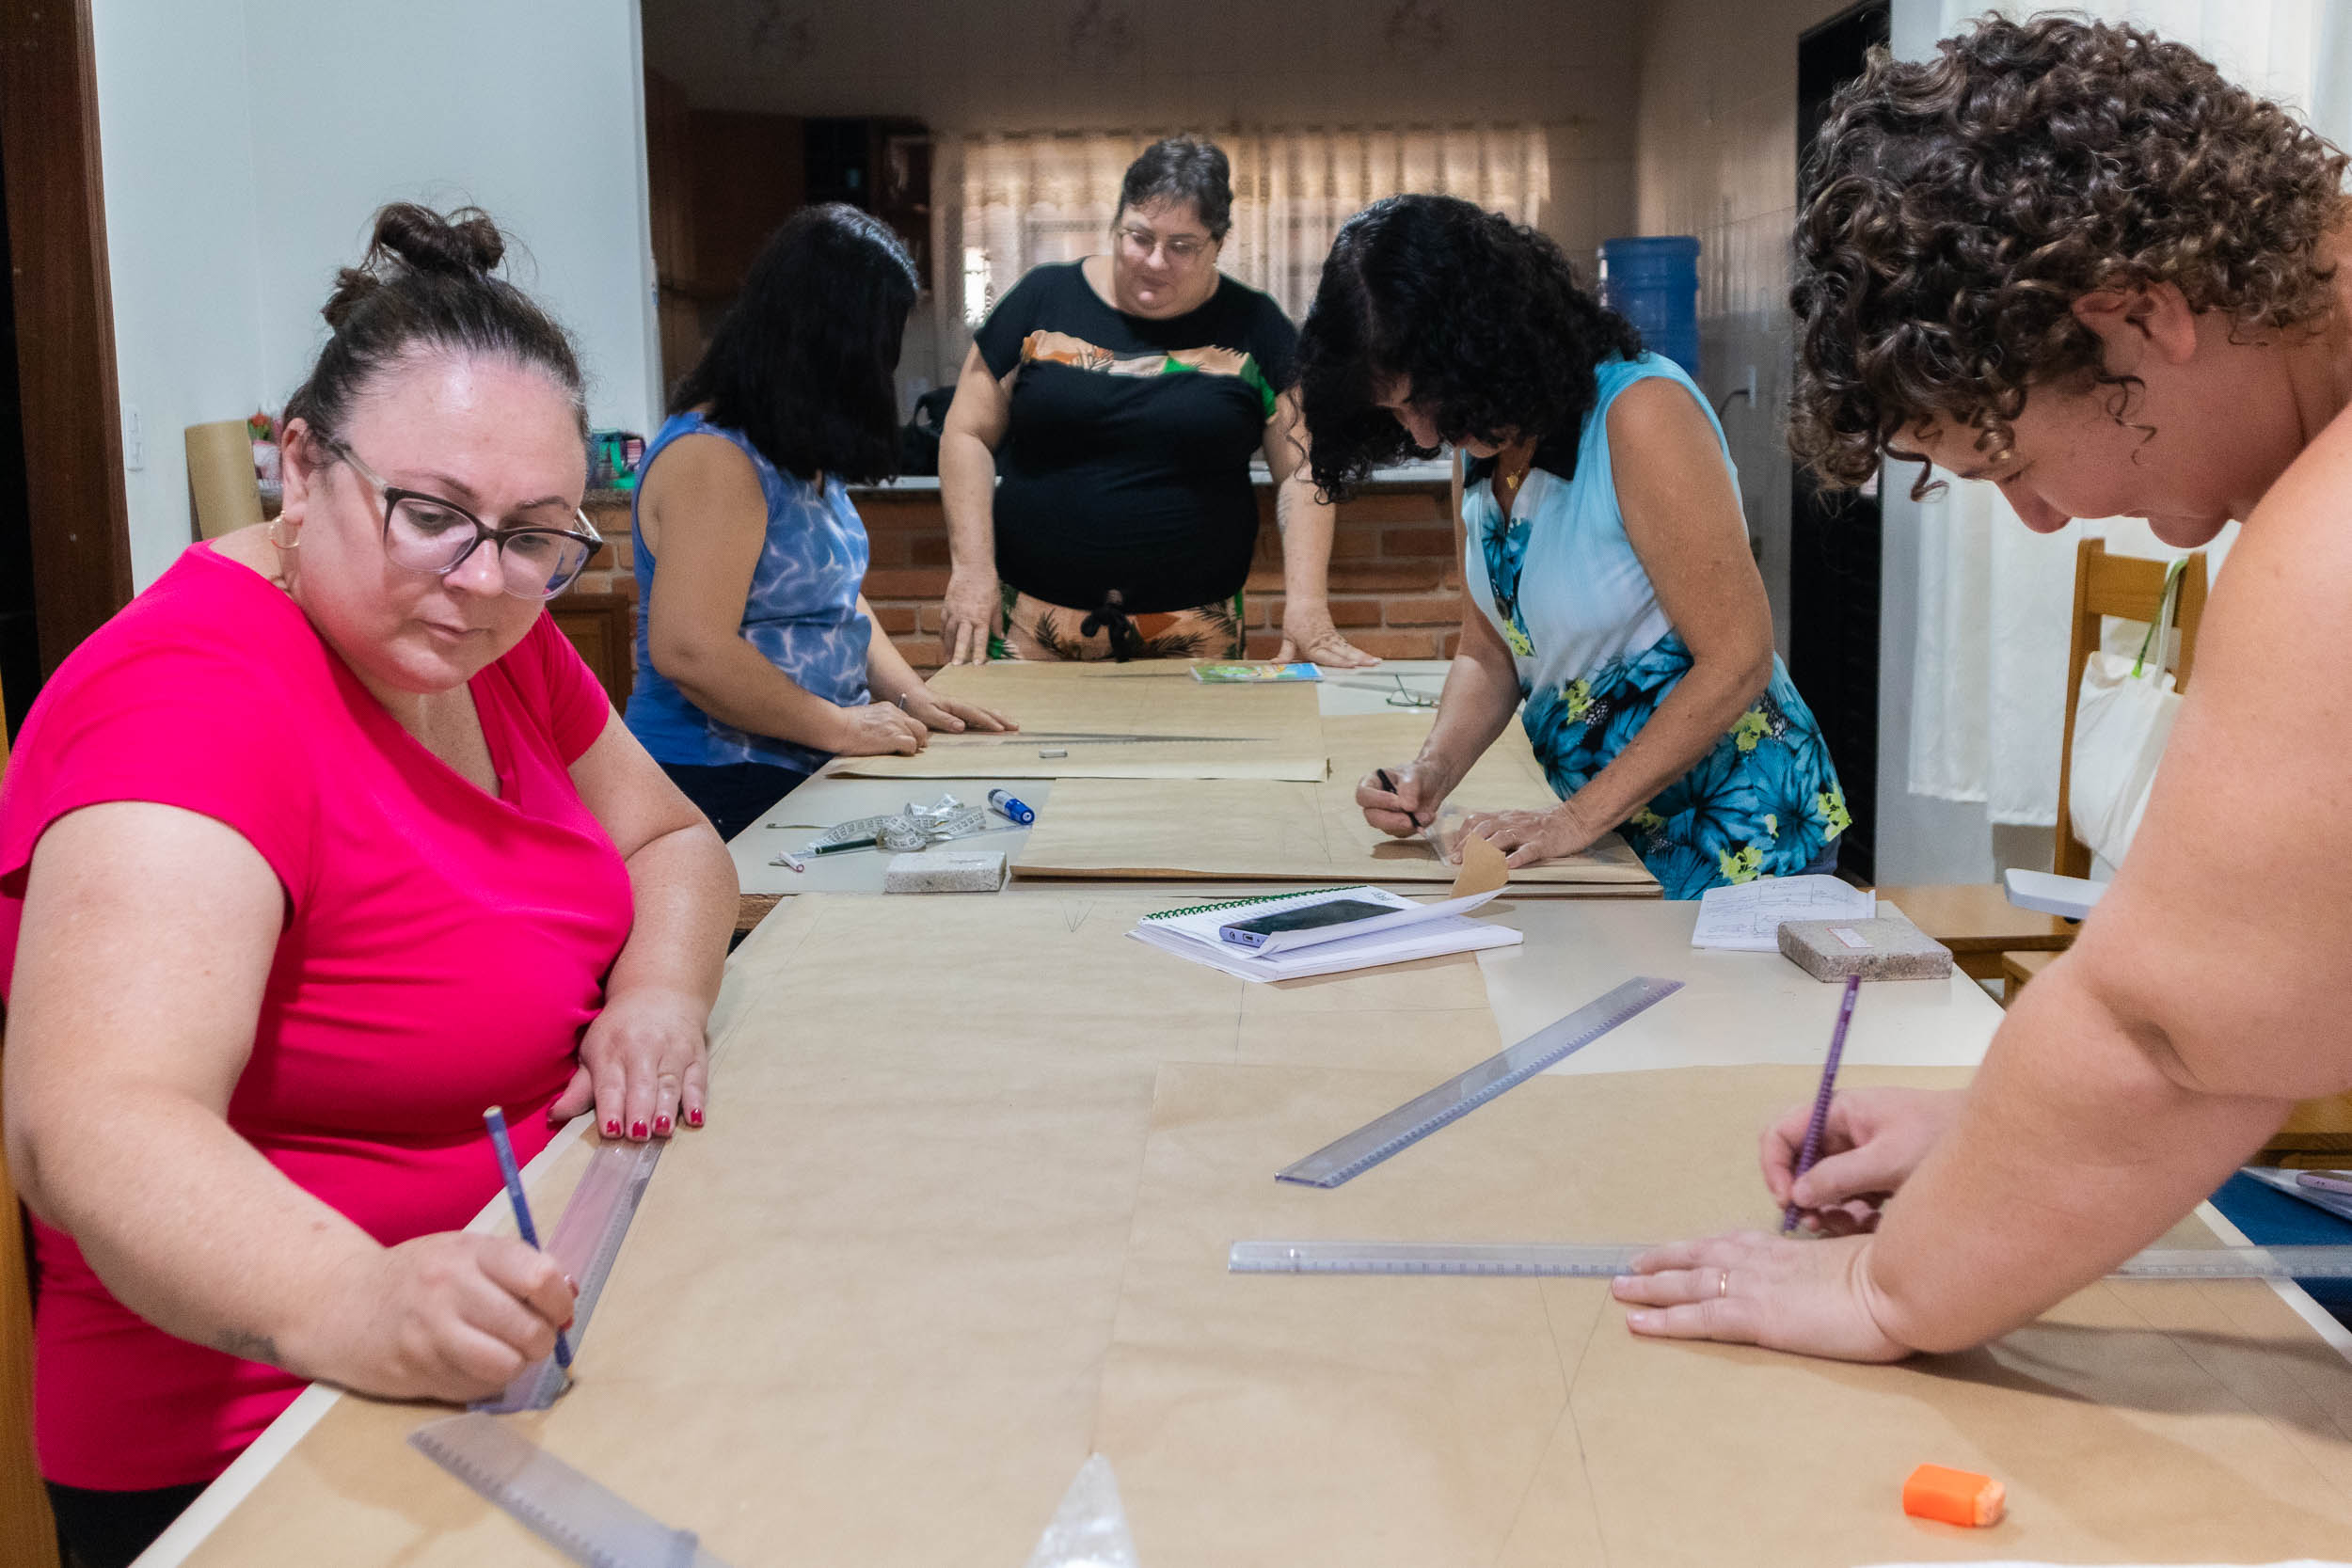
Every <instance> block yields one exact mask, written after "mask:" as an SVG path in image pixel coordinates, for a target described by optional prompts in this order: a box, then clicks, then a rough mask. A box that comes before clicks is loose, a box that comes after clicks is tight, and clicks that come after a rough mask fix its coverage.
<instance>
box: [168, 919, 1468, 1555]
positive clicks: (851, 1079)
mask: <svg viewBox="0 0 2352 1568" xmlns="http://www.w3.org/2000/svg"><path fill="white" fill-rule="evenodd" d="M1168 902H1170V901H1169V900H1168V899H1165V898H1156V897H1152V896H1150V895H1140V894H1133V893H1126V894H1113V895H1082V894H1077V893H1073V895H1070V896H1068V897H1056V896H1036V897H1030V898H1023V899H993V900H971V901H964V900H921V899H890V898H881V897H848V898H843V897H834V896H830V895H807V896H805V897H803V898H799V899H796V900H794V901H793V904H792V905H791V907H789V908H787V909H785V910H782V911H779V912H778V913H777V914H776V915H775V916H774V917H772V918H771V919H770V920H769V921H768V922H767V923H766V924H764V925H763V926H762V927H760V928H759V930H758V931H757V932H755V934H754V935H753V936H752V937H751V938H750V939H749V940H748V941H747V942H745V943H744V945H743V947H742V948H741V949H740V950H739V952H738V953H737V955H736V957H735V958H734V959H733V960H732V962H731V963H730V966H729V977H728V981H727V987H726V990H725V991H724V992H723V995H722V999H721V1008H720V1018H719V1020H718V1021H717V1022H716V1023H715V1024H714V1028H713V1034H712V1038H713V1042H714V1047H715V1055H714V1059H713V1064H712V1069H711V1097H710V1120H709V1125H708V1126H707V1127H705V1128H703V1129H701V1130H700V1131H698V1132H692V1133H689V1134H681V1135H680V1136H679V1138H678V1140H677V1143H676V1145H675V1148H672V1150H671V1151H670V1152H669V1153H668V1154H667V1155H666V1156H665V1157H664V1158H663V1160H662V1163H661V1165H660V1170H659V1171H658V1172H657V1174H656V1175H655V1178H654V1180H653V1184H652V1185H651V1187H650V1188H648V1190H647V1192H646V1196H645V1199H644V1206H643V1208H642V1209H641V1210H640V1212H639V1213H638V1215H637V1218H636V1222H635V1224H634V1225H633V1227H631V1229H630V1231H629V1237H628V1243H627V1245H626V1246H625V1247H624V1248H623V1249H622V1252H621V1255H620V1259H619V1261H618V1264H617V1266H616V1267H615V1269H614V1271H613V1273H612V1277H611V1279H610V1280H609V1281H608V1283H607V1287H606V1292H605V1296H604V1299H603V1301H602V1303H601V1304H600V1305H599V1307H597V1311H596V1319H595V1322H594V1323H593V1324H592V1326H591V1329H590V1332H589V1334H588V1336H587V1337H586V1338H585V1339H584V1340H583V1341H582V1342H581V1344H580V1354H579V1359H578V1362H577V1364H576V1368H575V1374H576V1378H577V1382H576V1384H575V1386H574V1387H573V1388H572V1390H571V1391H570V1392H569V1393H567V1394H565V1395H564V1398H563V1399H562V1400H561V1401H560V1402H558V1403H557V1404H556V1405H555V1407H554V1408H553V1409H551V1410H548V1411H545V1412H542V1413H538V1414H535V1415H532V1416H528V1417H517V1418H512V1419H514V1420H516V1422H517V1423H519V1425H520V1427H521V1430H523V1431H524V1432H525V1433H526V1434H527V1435H528V1436H530V1437H531V1439H532V1441H533V1442H535V1443H538V1444H539V1445H541V1446H542V1447H544V1448H546V1449H548V1451H550V1452H552V1453H554V1454H556V1455H557V1456H558V1457H560V1458H562V1459H563V1460H564V1462H565V1463H567V1464H569V1465H574V1466H575V1467H577V1468H578V1469H580V1470H581V1471H582V1472H583V1473H585V1474H587V1475H589V1476H591V1477H593V1478H595V1479H596V1480H597V1481H601V1482H602V1483H604V1484H605V1485H607V1486H610V1487H611V1488H612V1489H613V1490H614V1491H616V1492H618V1493H620V1494H621V1495H622V1496H624V1497H627V1498H628V1500H629V1501H630V1502H631V1503H632V1504H634V1505H636V1506H637V1507H639V1508H641V1509H644V1511H645V1512H647V1513H652V1514H654V1515H655V1516H656V1517H659V1518H660V1519H662V1520H664V1521H665V1522H668V1523H670V1524H673V1525H675V1526H676V1527H678V1528H690V1529H694V1530H697V1531H699V1532H700V1533H701V1535H702V1538H703V1542H704V1544H705V1545H706V1546H707V1547H708V1548H709V1549H710V1551H711V1552H713V1553H714V1554H715V1555H716V1556H718V1557H719V1558H721V1559H722V1560H725V1561H729V1562H733V1563H737V1564H739V1565H742V1568H750V1565H753V1564H757V1563H769V1562H778V1561H790V1562H796V1563H797V1562H806V1563H834V1562H844V1563H846V1562H855V1563H860V1564H866V1565H870V1568H898V1565H904V1568H936V1565H937V1564H939V1563H943V1562H972V1563H995V1562H1001V1563H1008V1564H1017V1563H1020V1562H1022V1561H1024V1560H1025V1559H1026V1558H1027V1556H1028V1554H1029V1553H1030V1551H1031V1549H1032V1548H1033V1547H1034V1546H1035V1544H1036V1543H1037V1540H1038V1531H1039V1528H1040V1527H1041V1525H1042V1524H1043V1523H1044V1522H1045V1521H1046V1520H1047V1519H1048V1518H1049V1517H1051V1516H1052V1514H1053V1513H1054V1510H1055V1507H1056V1504H1057V1500H1058V1499H1059V1498H1061V1497H1062V1496H1063V1494H1064V1493H1065V1491H1066V1490H1067V1489H1068V1487H1069V1485H1070V1481H1071V1477H1072V1476H1073V1475H1074V1474H1076V1473H1077V1470H1078V1467H1079V1466H1080V1465H1081V1464H1083V1463H1084V1462H1085V1460H1086V1458H1087V1456H1088V1454H1089V1452H1090V1451H1092V1449H1093V1443H1092V1440H1091V1433H1092V1430H1093V1425H1094V1419H1095V1387H1096V1384H1097V1381H1098V1379H1099V1377H1100V1374H1101V1367H1102V1362H1103V1356H1104V1352H1105V1350H1106V1349H1107V1347H1108V1345H1109V1342H1110V1328H1111V1320H1112V1317H1113V1314H1114V1312H1115V1311H1116V1309H1117V1305H1118V1290H1119V1277H1120V1271H1121V1270H1122V1269H1123V1267H1124V1266H1125V1259H1126V1245H1127V1233H1128V1229H1129V1227H1130V1225H1131V1223H1132V1221H1133V1218H1134V1211H1135V1192H1136V1175H1137V1172H1138V1169H1139V1167H1140V1164H1141V1159H1142V1152H1143V1145H1144V1137H1145V1133H1146V1132H1147V1130H1148V1127H1149V1121H1150V1116H1151V1104H1152V1079H1153V1074H1154V1072H1155V1071H1156V1069H1157V1067H1158V1064H1159V1063H1160V1062H1162V1061H1164V1060H1168V1059H1193V1060H1202V1061H1215V1062H1228V1063H1230V1062H1235V1061H1242V1062H1267V1063H1272V1062H1289V1063H1305V1064H1314V1065H1323V1066H1333V1067H1354V1066H1368V1067H1373V1068H1385V1069H1398V1070H1403V1071H1406V1072H1409V1073H1412V1074H1414V1075H1416V1076H1418V1077H1422V1078H1425V1079H1427V1080H1429V1081H1431V1082H1435V1081H1436V1080H1437V1079H1438V1078H1440V1077H1443V1076H1445V1075H1446V1074H1448V1073H1452V1072H1456V1071H1459V1070H1460V1069H1463V1068H1465V1067H1467V1066H1469V1065H1470V1064H1471V1063H1472V1062H1475V1061H1477V1060H1479V1059H1481V1058H1483V1057H1485V1056H1486V1055H1489V1054H1491V1053H1493V1052H1494V1051H1495V1050H1496V1049H1498V1046H1499V1043H1500V1042H1498V1041H1497V1039H1496V1038H1495V1035H1494V1025H1493V1023H1492V1021H1491V1019H1490V1017H1489V1015H1488V1013H1487V1010H1486V998H1485V988H1484V986H1483V985H1482V983H1481V981H1480V978H1479V974H1478V969H1477V965H1476V964H1475V963H1474V962H1473V961H1472V959H1471V958H1470V956H1469V955H1454V956H1451V957H1447V958H1430V959H1423V960H1421V961H1419V962H1415V963H1411V964H1404V965H1398V966H1396V967H1394V968H1391V969H1383V970H1378V971H1371V972H1366V973H1364V974H1347V975H1337V976H1332V977H1329V978H1327V979H1319V980H1308V981H1298V982H1289V983H1284V984H1279V985H1264V986H1252V985H1249V984H1248V983H1246V982H1244V981H1241V980H1237V979H1234V978H1232V977H1231V976H1229V975H1224V974H1217V973H1216V971H1214V970H1209V969H1202V968H1200V967H1197V966H1195V965H1191V964H1171V963H1169V962H1168V960H1167V958H1166V956H1165V955H1163V954H1159V953H1155V952H1153V951H1152V950H1151V949H1149V948H1147V947H1145V946H1143V945H1142V944H1141V943H1139V942H1132V941H1130V940H1128V937H1127V934H1126V933H1127V929H1128V927H1131V926H1133V925H1134V924H1135V922H1136V919H1137V918H1138V917H1139V916H1140V915H1141V914H1143V913H1144V912H1145V911H1148V910H1151V909H1154V908H1161V907H1165V906H1166V905H1167V904H1168ZM586 1164H587V1150H586V1148H585V1147H582V1148H575V1149H574V1150H572V1151H571V1154H570V1156H569V1157H568V1158H566V1159H564V1160H563V1161H561V1162H558V1163H557V1165H556V1168H555V1169H554V1170H553V1171H551V1172H550V1173H549V1174H548V1177H547V1178H546V1179H544V1180H536V1181H534V1183H533V1188H534V1190H533V1192H532V1207H533V1208H534V1209H535V1210H538V1211H539V1212H542V1213H545V1214H547V1215H548V1216H550V1218H549V1220H548V1222H547V1223H549V1224H551V1223H553V1222H552V1218H551V1216H553V1215H555V1214H557V1213H560V1212H561V1211H562V1208H563V1204H564V1198H565V1197H566V1196H568V1194H569V1191H570V1188H571V1186H572V1184H573V1183H574V1182H576V1181H577V1180H578V1179H579V1175H580V1171H581V1170H582V1169H583V1168H584V1167H585V1165H586ZM497 1201H498V1203H499V1204H501V1205H503V1203H504V1201H505V1200H504V1198H503V1197H502V1196H501V1197H500V1198H499V1199H498V1200H497ZM447 1414H448V1410H447V1408H446V1407H442V1406H428V1405H422V1404H405V1403H387V1402H377V1401H373V1400H365V1399H358V1398H352V1397H345V1398H343V1399H342V1400H340V1401H338V1402H336V1403H335V1404H334V1406H333V1407H332V1408H331V1409H330V1410H329V1411H328V1412H327V1414H326V1417H325V1418H323V1419H322V1420H321V1421H320V1422H319V1424H318V1426H317V1427H315V1428H314V1429H312V1430H311V1431H310V1433H308V1434H307V1435H306V1436H304V1437H303V1438H302V1439H300V1441H298V1442H297V1443H296V1444H295V1445H294V1449H293V1450H292V1451H291V1453H289V1454H288V1455H287V1457H286V1458H284V1459H283V1460H281V1461H280V1462H279V1463H278V1465H276V1466H275V1468H273V1469H272V1470H271V1471H270V1472H269V1473H268V1474H267V1475H266V1476H265V1477H263V1478H262V1481H261V1482H260V1484H259V1485H258V1487H256V1489H255V1490H254V1491H253V1493H252V1494H251V1495H250V1496H249V1497H246V1499H245V1500H244V1502H243V1503H242V1504H241V1505H240V1506H238V1507H237V1508H236V1509H235V1510H234V1511H233V1512H232V1513H230V1515H229V1516H228V1518H227V1519H226V1520H224V1521H223V1522H222V1523H221V1524H220V1525H219V1526H218V1527H217V1528H215V1530H214V1531H213V1532H212V1534H211V1535H210V1536H209V1537H208V1538H207V1539H206V1540H205V1541H204V1542H203V1543H202V1544H200V1545H199V1546H198V1547H197V1548H196V1550H195V1551H194V1553H193V1554H192V1555H191V1556H189V1557H188V1558H187V1559H186V1560H187V1561H188V1562H189V1563H191V1564H196V1565H199V1568H223V1565H233V1568H315V1565H319V1564H327V1563H332V1564H335V1565H337V1568H394V1565H397V1568H461V1565H463V1568H526V1565H531V1568H536V1565H538V1564H543V1563H547V1562H549V1561H551V1560H552V1558H551V1556H550V1554H549V1550H548V1547H547V1546H545V1545H544V1544H541V1543H540V1542H539V1541H538V1540H537V1539H536V1538H535V1537H532V1536H531V1535H530V1534H528V1533H527V1532H526V1531H525V1530H524V1529H523V1528H522V1527H520V1526H519V1525H516V1523H514V1522H513V1521H512V1520H510V1519H508V1518H507V1517H506V1516H505V1515H503V1514H502V1513H499V1512H498V1511H497V1510H496V1509H494V1508H492V1507H491V1506H490V1505H489V1504H487V1503H485V1502H484V1501H483V1500H482V1499H481V1498H480V1497H476V1496H475V1495H474V1494H473V1493H472V1492H470V1491H469V1490H468V1489H467V1488H466V1487H465V1486H464V1485H463V1484H461V1483H460V1482H458V1481H456V1480H454V1479H453V1478H452V1477H450V1476H448V1475H446V1474H445V1473H443V1472H442V1471H441V1470H440V1469H439V1468H438V1467H437V1466H436V1465H434V1464H433V1463H432V1462H431V1461H430V1460H428V1459H426V1458H425V1457H424V1456H423V1455H421V1454H419V1453H417V1452H415V1451H414V1450H413V1449H409V1448H407V1447H406V1438H407V1435H408V1433H410V1432H411V1431H413V1430H415V1429H416V1428H417V1427H418V1426H421V1425H422V1424H423V1423H424V1422H426V1421H428V1420H431V1419H436V1418H439V1417H442V1416H445V1415H447ZM1111 1457H1112V1461H1113V1463H1114V1464H1116V1463H1117V1456H1116V1455H1113V1456H1111ZM1146 1561H1149V1559H1148V1558H1147V1559H1146Z"/></svg>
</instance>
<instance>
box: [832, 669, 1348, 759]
mask: <svg viewBox="0 0 2352 1568" xmlns="http://www.w3.org/2000/svg"><path fill="white" fill-rule="evenodd" d="M930 686H931V689H932V690H934V691H936V692H938V693H940V694H941V695H942V696H948V697H954V698H957V699H958V700H960V701H962V702H968V703H977V704H978V705H981V706H983V707H987V708H991V709H993V710H994V711H995V712H998V713H1001V714H1004V715H1005V716H1006V717H1007V718H1009V719H1010V720H1012V721H1014V722H1015V723H1017V724H1019V725H1020V726H1021V728H1020V730H1019V731H1018V732H1016V733H1013V734H1009V735H1001V734H983V733H980V732H977V731H976V732H971V733H967V734H964V735H933V736H931V738H930V745H928V746H927V747H925V748H924V750H923V751H922V752H919V753H917V754H916V755H914V756H911V757H900V756H886V757H847V758H843V759H842V760H841V761H840V762H838V763H836V764H835V765H834V772H836V773H842V774H848V775H850V776H853V777H860V778H885V779H961V778H1005V779H1290V780H1297V781H1302V782H1306V781H1315V780H1320V779H1322V778H1324V777H1325V776H1326V774H1327V765H1326V762H1325V758H1324V742H1323V732H1322V721H1321V720H1320V719H1319V718H1318V717H1317V714H1316V705H1315V689H1314V686H1313V685H1312V683H1309V682H1300V683H1295V684H1287V685H1271V686H1208V685H1203V684H1202V683H1200V682H1199V681H1196V680H1194V679H1193V678H1192V666H1191V665H1190V664H1189V663H1186V662H1181V661H1174V660H1155V661H1152V663H1150V664H1149V665H1146V664H1125V665H1118V664H1022V663H998V664H981V665H969V664H966V665H952V666H950V667H948V668H947V669H945V670H942V671H940V672H939V673H937V674H935V675H933V676H932V677H931V678H930ZM1135 735H1168V736H1216V737H1219V738H1216V739H1213V740H1171V741H1167V742H1163V743H1152V742H1148V741H1145V742H1136V741H1128V740H1123V739H1122V740H1118V741H1108V740H1088V739H1085V738H1081V737H1083V736H1135ZM1053 752H1060V753H1061V754H1060V755H1058V756H1056V755H1052V754H1050V753H1053ZM1041 753H1048V754H1041Z"/></svg>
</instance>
